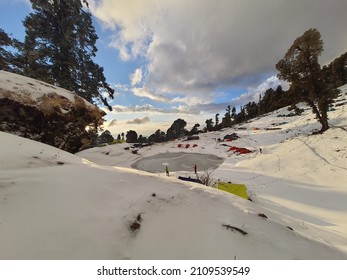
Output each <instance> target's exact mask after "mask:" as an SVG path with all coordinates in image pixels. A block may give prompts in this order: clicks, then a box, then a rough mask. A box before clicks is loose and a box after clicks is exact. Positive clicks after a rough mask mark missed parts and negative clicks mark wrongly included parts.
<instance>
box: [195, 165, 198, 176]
mask: <svg viewBox="0 0 347 280" xmlns="http://www.w3.org/2000/svg"><path fill="white" fill-rule="evenodd" d="M197 172H198V167H197V166H196V164H195V165H194V173H195V174H197Z"/></svg>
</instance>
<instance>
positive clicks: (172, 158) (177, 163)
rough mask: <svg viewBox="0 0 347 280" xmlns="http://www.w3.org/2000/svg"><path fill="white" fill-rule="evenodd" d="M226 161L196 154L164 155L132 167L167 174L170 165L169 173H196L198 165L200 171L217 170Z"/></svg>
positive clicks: (145, 160)
mask: <svg viewBox="0 0 347 280" xmlns="http://www.w3.org/2000/svg"><path fill="white" fill-rule="evenodd" d="M223 161H224V159H223V158H220V157H217V156H215V155H206V154H196V153H162V154H157V155H154V156H150V157H146V158H142V159H140V160H138V161H136V162H135V163H134V164H133V165H132V167H133V168H135V169H140V170H144V171H148V172H152V173H157V172H165V166H166V165H168V167H169V171H194V165H195V164H196V165H197V169H198V171H204V170H208V169H216V168H217V167H218V166H220V165H221V164H222V163H223Z"/></svg>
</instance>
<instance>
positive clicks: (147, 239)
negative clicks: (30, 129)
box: [0, 86, 347, 260]
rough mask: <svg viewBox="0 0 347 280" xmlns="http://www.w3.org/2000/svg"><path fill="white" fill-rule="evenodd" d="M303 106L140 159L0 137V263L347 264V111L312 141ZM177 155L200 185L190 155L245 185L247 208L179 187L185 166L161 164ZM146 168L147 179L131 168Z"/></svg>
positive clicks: (115, 149) (216, 174) (208, 191)
mask: <svg viewBox="0 0 347 280" xmlns="http://www.w3.org/2000/svg"><path fill="white" fill-rule="evenodd" d="M343 90H344V91H343V92H342V94H341V95H340V97H339V99H338V100H337V101H336V103H335V104H338V103H341V102H344V100H346V92H347V86H346V87H344V88H343ZM300 107H302V108H305V111H304V113H303V114H302V115H301V116H295V117H277V116H278V115H285V114H288V113H289V111H288V110H287V109H286V108H283V109H280V110H278V111H276V112H273V113H271V114H268V115H267V116H262V117H260V118H258V119H255V120H252V121H250V122H248V123H246V124H242V125H240V126H237V127H235V128H233V129H225V130H223V131H218V132H211V133H205V134H200V139H199V140H193V141H189V142H185V141H184V140H183V139H178V140H175V141H171V142H168V143H162V144H156V145H153V146H150V147H145V148H142V149H139V151H138V154H133V153H132V152H131V150H125V149H124V148H125V147H128V146H130V145H129V144H116V145H109V146H106V147H100V148H93V149H89V150H84V151H82V152H80V153H78V154H76V155H72V154H69V153H66V152H64V151H61V150H59V149H56V148H53V147H50V146H47V145H44V144H41V143H38V142H34V141H31V140H28V139H24V138H20V137H18V136H15V135H10V134H7V133H4V132H0V143H1V145H0V155H1V157H0V248H1V250H0V259H40V260H41V259H69V260H70V259H83V260H85V259H196V260H197V259H235V258H236V259H347V238H346V236H347V204H346V199H347V188H346V182H347V172H346V169H347V165H346V162H347V161H346V158H347V141H346V140H347V139H346V138H347V131H346V130H345V129H346V127H347V113H346V105H341V106H336V107H335V108H336V110H335V111H331V112H329V118H330V120H329V122H330V124H331V125H332V127H331V129H329V130H328V131H327V132H326V133H324V134H323V135H314V136H313V135H311V134H312V132H313V131H314V130H315V129H318V128H319V124H317V122H316V120H315V119H314V116H313V114H312V113H311V111H310V110H309V109H308V108H306V107H305V105H303V104H301V105H300ZM254 128H257V129H256V130H255V129H254ZM269 128H271V130H269ZM273 128H281V129H278V130H273ZM233 132H236V133H237V134H238V135H239V136H240V138H239V139H237V140H235V141H233V142H218V141H217V139H218V138H221V139H222V138H223V137H224V135H226V134H230V133H233ZM179 143H181V144H186V143H190V144H191V145H190V147H189V148H188V149H186V148H185V145H182V146H183V147H181V148H179V147H178V144H179ZM193 144H197V147H194V148H193V147H192V146H193ZM223 144H225V145H230V146H232V145H235V146H238V147H245V148H247V149H250V150H251V151H253V153H250V154H245V155H237V154H235V153H233V152H231V151H228V150H229V147H227V146H225V145H223ZM260 148H261V149H262V152H260ZM182 152H184V153H191V158H190V160H192V162H194V160H196V161H197V162H196V164H197V166H198V171H199V173H200V174H203V173H205V172H206V171H204V170H200V169H199V160H200V159H199V158H196V155H195V154H196V153H198V154H202V155H206V156H207V155H213V156H218V157H220V158H222V159H223V160H224V161H223V163H222V164H221V165H220V166H218V167H217V166H213V165H211V168H212V167H214V168H215V169H209V170H208V172H210V174H211V176H212V177H213V179H214V180H217V179H220V180H222V181H231V182H233V183H242V184H245V185H246V186H247V189H248V195H249V197H250V198H251V200H252V201H249V200H245V199H242V198H240V197H237V196H234V195H232V194H230V193H227V192H224V191H221V190H218V189H215V188H212V187H207V186H202V185H199V184H196V183H190V182H185V181H180V180H178V179H177V177H178V176H179V175H186V176H192V177H194V170H193V166H192V167H191V171H189V168H187V169H185V170H178V171H172V172H170V176H169V177H168V176H166V175H165V166H164V165H163V163H169V162H168V161H167V159H166V158H163V155H164V154H166V153H182ZM156 155H157V157H156ZM148 157H151V158H150V159H151V160H152V161H153V159H155V158H157V161H158V162H155V160H154V163H155V164H158V163H159V164H158V169H156V170H153V173H149V172H146V171H141V170H137V169H135V168H134V167H136V166H137V165H136V163H137V162H138V161H139V160H141V162H146V158H148ZM194 157H195V158H194ZM179 160H180V159H179V158H178V159H177V161H179ZM164 161H165V162H164ZM154 163H153V164H154ZM147 164H150V162H147ZM170 165H171V164H169V165H168V167H169V169H170ZM160 168H162V170H160ZM182 169H183V168H182ZM205 169H206V168H205ZM259 214H263V215H265V216H266V217H267V218H265V217H261V216H259ZM231 227H236V228H238V229H240V230H242V231H244V232H246V233H247V234H246V235H243V234H242V233H241V232H240V231H238V230H235V229H232V228H231Z"/></svg>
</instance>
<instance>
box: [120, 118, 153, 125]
mask: <svg viewBox="0 0 347 280" xmlns="http://www.w3.org/2000/svg"><path fill="white" fill-rule="evenodd" d="M150 121H151V120H150V118H149V117H143V118H135V119H133V120H128V121H127V122H126V124H138V125H140V124H145V123H149V122H150Z"/></svg>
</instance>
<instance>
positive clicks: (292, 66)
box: [276, 29, 336, 132]
mask: <svg viewBox="0 0 347 280" xmlns="http://www.w3.org/2000/svg"><path fill="white" fill-rule="evenodd" d="M322 52H323V41H322V39H321V35H320V33H319V31H318V30H317V29H309V30H307V31H306V32H305V33H304V34H303V35H302V36H300V37H298V38H297V39H296V40H295V41H294V43H293V44H292V46H291V47H290V48H289V49H288V51H287V53H286V54H285V56H284V58H283V59H281V60H280V61H279V62H278V63H277V64H276V68H277V70H278V71H279V74H278V77H279V78H280V79H283V80H286V81H288V82H289V83H291V88H292V89H293V91H294V92H295V93H296V95H297V96H298V97H299V98H301V99H302V100H303V101H305V102H306V103H307V104H308V105H309V106H310V107H311V108H312V111H313V113H314V114H315V115H316V118H317V119H318V121H319V122H320V123H321V125H322V128H321V132H324V131H326V130H327V129H328V128H329V124H328V113H327V112H328V108H329V104H330V103H331V102H332V98H333V97H334V96H336V90H335V89H333V88H331V87H329V84H328V83H327V82H326V81H325V80H324V77H323V71H322V70H321V67H320V65H319V63H318V57H319V55H321V53H322Z"/></svg>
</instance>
